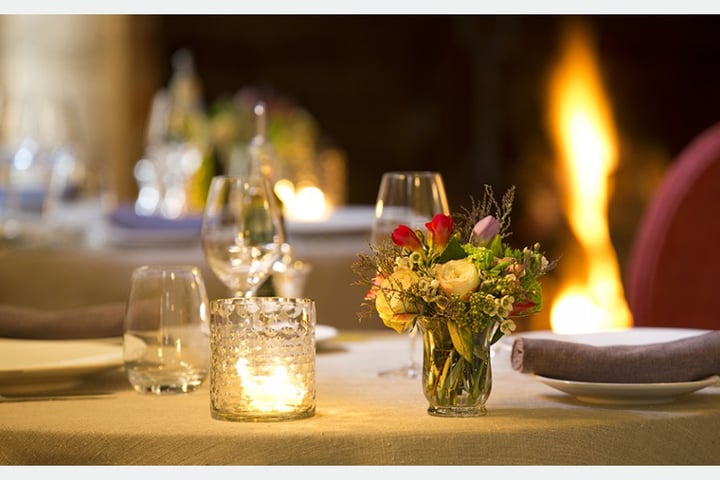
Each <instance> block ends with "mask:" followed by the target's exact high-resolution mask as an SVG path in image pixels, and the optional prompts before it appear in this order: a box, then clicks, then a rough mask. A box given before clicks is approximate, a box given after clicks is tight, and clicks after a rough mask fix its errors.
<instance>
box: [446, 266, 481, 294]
mask: <svg viewBox="0 0 720 480" xmlns="http://www.w3.org/2000/svg"><path fill="white" fill-rule="evenodd" d="M436 276H437V280H438V282H439V283H440V288H442V290H443V291H444V292H445V293H447V294H449V295H459V296H460V297H463V298H465V297H466V296H467V295H468V294H470V293H472V292H474V291H475V290H477V288H478V286H479V285H480V275H479V273H478V269H477V267H476V266H475V265H474V264H473V263H472V262H471V261H469V260H467V259H462V260H450V261H448V262H446V263H443V264H442V265H440V266H439V267H438V269H437V274H436Z"/></svg>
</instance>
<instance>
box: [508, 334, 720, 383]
mask: <svg viewBox="0 0 720 480" xmlns="http://www.w3.org/2000/svg"><path fill="white" fill-rule="evenodd" d="M510 361H511V363H512V368H513V369H515V370H518V371H520V372H522V373H535V374H538V375H542V376H544V377H551V378H557V379H562V380H574V381H584V382H607V383H663V382H689V381H694V380H700V379H703V378H707V377H710V376H712V375H716V374H717V375H720V330H716V331H712V332H708V333H705V334H701V335H697V336H693V337H687V338H682V339H679V340H673V341H670V342H662V343H652V344H646V345H612V346H602V347H598V346H592V345H585V344H579V343H573V342H566V341H559V340H549V339H539V338H522V337H521V338H518V339H517V340H515V342H514V343H513V348H512V353H511V357H510Z"/></svg>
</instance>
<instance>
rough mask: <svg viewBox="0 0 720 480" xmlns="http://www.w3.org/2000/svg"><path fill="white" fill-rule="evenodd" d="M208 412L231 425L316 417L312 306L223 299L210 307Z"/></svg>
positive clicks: (289, 301)
mask: <svg viewBox="0 0 720 480" xmlns="http://www.w3.org/2000/svg"><path fill="white" fill-rule="evenodd" d="M210 313H211V316H210V360H211V364H210V412H211V415H212V417H213V418H216V419H218V420H232V421H277V420H291V419H297V418H305V417H309V416H312V415H314V414H315V303H314V302H313V301H312V300H310V299H307V298H280V297H251V298H226V299H220V300H213V301H212V302H211V303H210Z"/></svg>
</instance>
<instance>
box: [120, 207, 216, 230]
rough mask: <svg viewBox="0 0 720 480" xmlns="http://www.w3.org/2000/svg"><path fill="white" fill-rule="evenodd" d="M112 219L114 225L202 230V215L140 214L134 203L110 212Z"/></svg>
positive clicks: (155, 228)
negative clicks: (166, 215) (178, 216)
mask: <svg viewBox="0 0 720 480" xmlns="http://www.w3.org/2000/svg"><path fill="white" fill-rule="evenodd" d="M110 221H111V222H112V223H113V224H114V225H118V226H121V227H125V228H133V229H142V230H169V231H179V230H191V231H195V230H196V231H198V232H199V231H200V227H202V217H200V216H187V217H182V218H176V219H174V218H164V217H160V216H153V215H138V214H137V213H135V209H134V207H133V206H132V205H120V206H119V207H118V208H116V209H115V210H113V211H112V212H111V213H110Z"/></svg>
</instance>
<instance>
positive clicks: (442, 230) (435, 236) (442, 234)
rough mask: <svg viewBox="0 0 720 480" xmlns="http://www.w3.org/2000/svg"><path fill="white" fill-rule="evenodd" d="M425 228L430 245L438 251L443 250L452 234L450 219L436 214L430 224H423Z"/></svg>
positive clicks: (447, 216)
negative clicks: (428, 233)
mask: <svg viewBox="0 0 720 480" xmlns="http://www.w3.org/2000/svg"><path fill="white" fill-rule="evenodd" d="M425 227H426V228H427V229H428V232H430V235H429V238H430V245H432V246H434V247H435V248H436V249H437V250H439V251H442V250H444V249H445V247H446V246H447V244H448V242H449V241H450V234H451V233H452V228H453V221H452V217H450V216H449V215H443V214H442V213H438V214H437V215H435V216H434V217H433V219H432V221H431V222H428V223H426V224H425Z"/></svg>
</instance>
